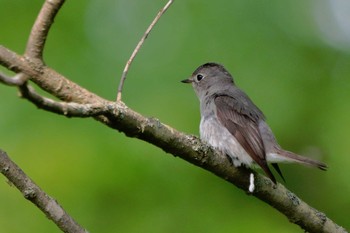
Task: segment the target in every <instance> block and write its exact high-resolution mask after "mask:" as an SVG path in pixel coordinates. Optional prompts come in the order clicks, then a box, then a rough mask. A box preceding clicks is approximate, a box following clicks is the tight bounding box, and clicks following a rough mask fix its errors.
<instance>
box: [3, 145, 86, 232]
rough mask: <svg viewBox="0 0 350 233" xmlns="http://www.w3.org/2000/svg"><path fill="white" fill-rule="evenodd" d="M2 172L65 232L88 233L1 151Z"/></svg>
mask: <svg viewBox="0 0 350 233" xmlns="http://www.w3.org/2000/svg"><path fill="white" fill-rule="evenodd" d="M0 172H1V173H2V174H3V175H4V176H6V177H7V179H9V181H11V183H12V184H14V186H16V188H17V189H18V190H19V191H21V193H22V194H23V196H24V197H25V198H26V199H28V200H29V201H31V202H32V203H33V204H35V205H36V206H37V207H38V208H39V209H40V210H41V211H42V212H44V213H45V215H46V216H47V218H49V219H50V220H52V221H53V222H55V224H56V225H57V226H58V227H59V228H60V229H61V230H62V231H63V232H69V233H87V231H86V230H85V229H83V228H82V227H81V226H79V224H78V223H77V222H75V221H74V219H73V218H72V217H71V216H69V215H68V214H67V212H66V211H65V210H64V209H63V208H62V207H61V206H60V205H59V204H58V203H57V201H56V200H55V199H53V198H52V197H50V196H49V195H47V194H46V193H45V192H44V191H43V190H42V189H41V188H40V187H39V186H37V185H36V184H35V183H34V182H33V181H32V180H31V179H30V178H29V177H28V176H27V175H26V174H25V173H24V172H23V171H22V170H21V169H20V168H19V167H18V166H17V165H16V164H15V163H14V162H13V161H12V160H11V159H10V158H9V157H8V156H7V154H6V153H5V152H4V151H2V150H1V149H0Z"/></svg>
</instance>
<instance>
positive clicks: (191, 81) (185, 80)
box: [181, 77, 193, 83]
mask: <svg viewBox="0 0 350 233" xmlns="http://www.w3.org/2000/svg"><path fill="white" fill-rule="evenodd" d="M181 82H182V83H193V79H192V77H191V78H188V79H184V80H182V81H181Z"/></svg>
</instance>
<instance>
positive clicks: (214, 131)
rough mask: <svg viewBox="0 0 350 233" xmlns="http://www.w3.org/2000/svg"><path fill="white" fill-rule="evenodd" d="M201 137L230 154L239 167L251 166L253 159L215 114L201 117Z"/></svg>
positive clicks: (235, 164)
mask: <svg viewBox="0 0 350 233" xmlns="http://www.w3.org/2000/svg"><path fill="white" fill-rule="evenodd" d="M199 130H200V137H201V139H202V140H203V141H205V142H207V143H208V144H209V145H211V146H212V147H214V148H216V149H218V150H220V151H221V152H223V153H225V154H226V155H228V156H229V157H230V158H231V159H232V162H233V164H234V166H236V167H238V166H241V165H242V164H245V165H247V166H251V165H252V163H253V159H252V158H251V157H250V156H249V155H248V154H247V152H246V151H245V150H244V149H243V147H242V146H241V145H240V144H239V142H238V141H237V140H236V139H235V137H234V136H233V135H232V134H231V133H230V132H229V131H228V130H227V129H226V128H225V127H224V126H223V125H222V124H221V123H220V122H219V120H218V119H217V118H216V116H215V114H210V115H209V116H207V117H202V118H201V123H200V129H199Z"/></svg>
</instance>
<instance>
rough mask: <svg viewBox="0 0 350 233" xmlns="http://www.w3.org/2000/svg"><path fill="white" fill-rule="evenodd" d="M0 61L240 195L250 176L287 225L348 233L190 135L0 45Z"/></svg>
mask: <svg viewBox="0 0 350 233" xmlns="http://www.w3.org/2000/svg"><path fill="white" fill-rule="evenodd" d="M0 63H1V64H3V65H4V66H5V67H7V68H8V69H10V70H12V71H15V72H23V73H25V74H27V75H29V76H31V80H32V81H34V82H35V83H37V84H38V85H39V86H40V87H41V88H43V89H44V90H46V91H48V92H50V93H51V94H53V95H55V96H56V97H58V98H60V99H62V100H65V101H74V102H77V103H80V104H92V103H102V104H105V105H107V106H110V107H109V112H108V113H106V114H103V115H100V116H98V117H95V118H96V119H97V120H99V121H101V122H102V123H104V124H106V125H108V126H109V127H112V128H114V129H117V130H119V131H121V132H124V133H125V134H126V135H127V136H129V137H137V138H139V139H141V140H144V141H147V142H149V143H152V144H154V145H156V146H157V147H159V148H162V149H163V150H164V151H166V152H169V153H171V154H173V155H175V156H179V157H181V158H182V159H184V160H187V161H189V162H191V163H192V164H195V165H197V166H199V167H202V168H204V169H206V170H208V171H210V172H212V173H214V174H216V175H217V176H219V177H221V178H223V179H225V180H227V181H229V182H230V183H232V184H234V185H236V186H237V187H239V188H241V189H243V190H244V191H247V190H248V187H249V186H250V183H249V180H250V174H251V173H254V174H255V190H254V192H253V193H252V195H254V196H256V197H257V198H259V199H261V200H262V201H264V202H266V203H268V204H269V205H271V206H272V207H274V208H276V209H277V210H278V211H280V212H281V213H282V214H284V215H285V216H286V217H287V218H288V219H289V220H290V221H291V222H293V223H295V224H298V225H299V226H300V227H302V228H303V229H304V230H306V231H308V232H332V233H334V232H346V230H345V229H343V228H341V227H339V226H338V225H337V224H335V223H334V222H333V221H332V220H331V219H329V218H327V217H326V215H325V214H323V213H321V212H319V211H317V210H316V209H314V208H312V207H311V206H309V205H307V204H306V203H305V202H303V201H302V200H301V199H299V198H298V197H297V196H296V195H295V194H293V193H292V192H290V191H289V190H287V189H286V188H285V187H284V186H283V185H281V184H278V185H277V186H276V187H275V186H274V184H273V183H272V182H271V181H270V180H269V179H268V178H266V177H264V176H262V175H260V174H257V173H255V172H253V171H250V170H248V169H244V168H235V167H233V166H231V165H230V163H229V162H228V160H227V159H226V158H225V157H222V156H220V154H219V153H217V152H215V151H213V150H212V149H211V148H209V147H208V146H206V145H204V144H202V143H201V141H200V140H199V139H198V138H196V137H194V136H190V135H186V134H184V133H181V132H179V131H177V130H175V129H173V128H171V127H169V126H167V125H165V124H162V123H161V122H159V121H158V120H157V119H153V118H145V117H143V116H142V115H140V114H139V113H137V112H135V111H133V110H131V109H129V108H128V107H127V106H125V105H124V104H123V103H121V102H119V103H114V104H113V103H112V102H109V101H107V100H104V99H102V98H101V97H99V96H97V95H95V94H93V93H90V92H88V91H87V90H85V89H83V88H81V87H80V86H78V85H77V84H75V83H73V82H71V81H69V80H66V79H65V78H64V77H63V76H62V75H60V74H58V73H57V72H55V71H53V70H51V69H50V68H48V67H46V66H42V65H38V64H37V63H35V62H34V61H32V60H30V59H28V58H24V57H21V56H18V55H17V54H15V53H14V52H12V51H9V50H8V49H5V48H4V47H2V46H0ZM57 86H59V88H57Z"/></svg>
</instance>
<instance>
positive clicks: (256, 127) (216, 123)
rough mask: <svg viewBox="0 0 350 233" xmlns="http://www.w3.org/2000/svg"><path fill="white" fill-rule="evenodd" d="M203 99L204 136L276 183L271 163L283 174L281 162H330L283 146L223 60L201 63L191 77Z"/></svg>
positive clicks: (237, 163) (317, 164)
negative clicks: (254, 166)
mask: <svg viewBox="0 0 350 233" xmlns="http://www.w3.org/2000/svg"><path fill="white" fill-rule="evenodd" d="M182 82H184V83H191V84H192V86H193V88H194V90H195V92H196V94H197V96H198V98H199V101H200V113H201V121H200V138H201V139H202V140H203V141H205V142H207V143H208V144H209V145H211V146H212V147H214V148H217V149H218V150H219V151H221V152H223V153H224V154H226V155H227V156H228V158H229V159H230V160H231V162H232V164H233V165H234V166H236V167H237V166H241V165H244V166H247V167H251V166H252V165H255V164H257V165H259V166H260V167H261V168H262V169H263V170H264V172H265V173H266V174H267V176H268V177H269V178H270V179H271V180H272V181H273V182H274V183H276V179H275V177H274V176H273V174H272V173H271V171H270V169H269V167H268V164H267V163H271V165H272V166H273V167H274V168H275V169H276V171H277V172H278V174H279V175H280V176H281V177H282V179H284V178H283V176H282V173H281V171H280V169H279V167H278V165H277V163H279V162H295V163H300V164H304V165H309V166H312V167H318V168H320V169H322V170H326V169H327V165H326V164H324V163H322V162H319V161H316V160H313V159H310V158H306V157H302V156H300V155H297V154H295V153H293V152H290V151H286V150H283V149H282V148H281V146H280V145H279V144H278V143H277V141H276V138H275V136H274V135H273V133H272V131H271V129H270V127H269V126H268V125H267V123H266V122H265V116H264V114H263V113H262V112H261V111H260V109H259V108H258V107H257V106H256V105H255V104H254V103H253V102H252V101H251V99H250V98H249V97H248V96H247V95H246V94H245V93H244V92H243V91H242V90H241V89H239V88H238V87H237V86H236V85H235V82H234V80H233V78H232V76H231V74H230V73H229V72H228V71H227V70H226V69H225V68H224V67H223V66H222V65H220V64H217V63H206V64H204V65H201V66H199V67H198V68H197V69H196V70H195V71H194V72H193V74H192V76H191V77H190V78H189V79H185V80H183V81H182Z"/></svg>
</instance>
